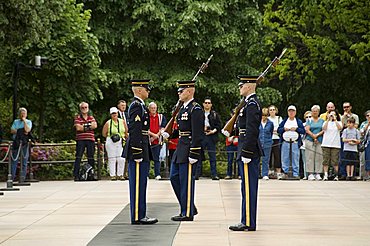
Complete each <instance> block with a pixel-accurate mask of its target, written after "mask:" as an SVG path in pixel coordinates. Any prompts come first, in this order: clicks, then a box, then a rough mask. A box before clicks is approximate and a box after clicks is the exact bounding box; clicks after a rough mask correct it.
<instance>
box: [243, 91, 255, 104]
mask: <svg viewBox="0 0 370 246" xmlns="http://www.w3.org/2000/svg"><path fill="white" fill-rule="evenodd" d="M253 95H256V93H254V92H253V93H251V94H249V95H247V96H246V97H245V101H246V102H247V101H248V99H249V98H251V97H252V96H253Z"/></svg>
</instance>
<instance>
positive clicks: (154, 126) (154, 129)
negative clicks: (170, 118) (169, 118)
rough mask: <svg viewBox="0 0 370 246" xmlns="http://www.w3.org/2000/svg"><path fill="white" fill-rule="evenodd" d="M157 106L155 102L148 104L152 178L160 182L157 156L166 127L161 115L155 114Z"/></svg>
mask: <svg viewBox="0 0 370 246" xmlns="http://www.w3.org/2000/svg"><path fill="white" fill-rule="evenodd" d="M157 108H158V107H157V104H156V103H155V102H151V103H149V112H150V115H149V116H150V129H149V132H148V134H149V136H150V150H151V152H152V158H153V161H154V176H155V179H156V180H160V179H161V178H162V177H161V173H160V171H161V163H160V161H159V154H160V152H161V148H162V143H163V142H162V136H161V133H162V130H163V129H164V128H165V127H166V124H167V122H166V118H165V117H164V116H163V115H162V114H158V112H157Z"/></svg>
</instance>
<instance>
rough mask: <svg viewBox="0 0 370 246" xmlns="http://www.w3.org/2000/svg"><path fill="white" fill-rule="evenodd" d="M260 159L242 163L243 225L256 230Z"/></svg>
mask: <svg viewBox="0 0 370 246" xmlns="http://www.w3.org/2000/svg"><path fill="white" fill-rule="evenodd" d="M259 164H260V158H259V157H257V158H253V159H252V160H251V162H249V163H248V164H244V163H242V162H240V165H241V167H240V170H241V173H240V174H241V176H242V183H241V191H242V209H241V210H242V218H241V223H242V224H243V225H246V226H248V227H250V228H253V229H255V228H256V219H257V192H258V171H259V170H258V169H259Z"/></svg>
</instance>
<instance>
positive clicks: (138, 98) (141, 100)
mask: <svg viewBox="0 0 370 246" xmlns="http://www.w3.org/2000/svg"><path fill="white" fill-rule="evenodd" d="M134 98H135V99H137V100H139V101H140V102H141V103H142V104H144V101H143V99H141V98H140V97H137V96H134Z"/></svg>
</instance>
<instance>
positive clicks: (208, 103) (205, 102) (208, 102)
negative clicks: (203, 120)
mask: <svg viewBox="0 0 370 246" xmlns="http://www.w3.org/2000/svg"><path fill="white" fill-rule="evenodd" d="M204 104H212V103H211V102H204Z"/></svg>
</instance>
